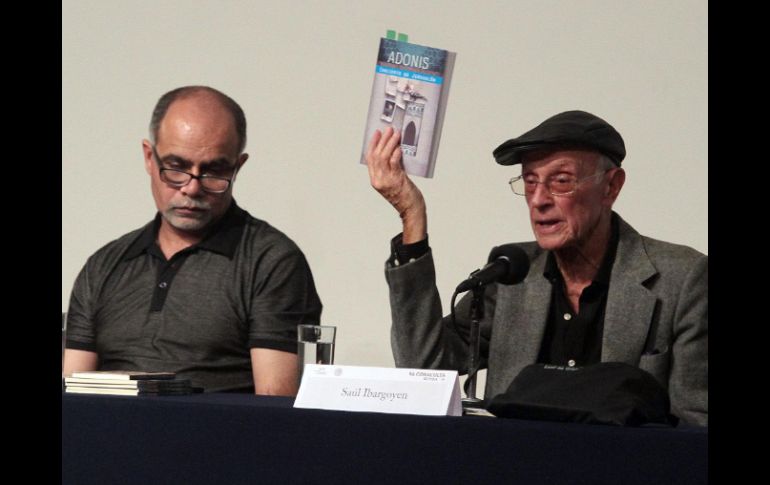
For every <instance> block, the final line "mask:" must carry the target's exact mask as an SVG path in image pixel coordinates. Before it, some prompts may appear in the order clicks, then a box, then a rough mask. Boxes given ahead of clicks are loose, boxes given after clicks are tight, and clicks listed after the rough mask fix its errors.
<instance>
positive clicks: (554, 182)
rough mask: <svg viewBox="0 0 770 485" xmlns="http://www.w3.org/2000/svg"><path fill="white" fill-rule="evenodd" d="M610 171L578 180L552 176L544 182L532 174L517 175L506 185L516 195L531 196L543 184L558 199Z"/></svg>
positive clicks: (570, 176) (568, 176)
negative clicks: (585, 182)
mask: <svg viewBox="0 0 770 485" xmlns="http://www.w3.org/2000/svg"><path fill="white" fill-rule="evenodd" d="M610 170H612V169H611V168H610V169H607V170H602V171H600V172H596V173H595V174H592V175H588V176H587V177H583V178H580V179H579V178H577V177H574V176H572V175H564V174H560V175H553V176H551V177H548V178H547V179H546V181H545V182H541V181H539V180H538V179H537V177H535V176H534V175H532V174H529V175H519V176H516V177H513V178H512V179H511V180H509V181H508V184H509V185H510V186H511V190H513V193H514V194H516V195H532V194H534V193H535V190H537V186H538V185H539V184H543V185H545V188H546V190H548V193H550V194H551V195H555V196H557V197H560V196H565V195H572V194H573V193H574V192H575V191H576V190H577V188H578V185H579V184H580V183H582V182H584V181H586V180H588V179H591V178H594V177H597V176H599V175H604V174H605V173H607V172H609V171H610Z"/></svg>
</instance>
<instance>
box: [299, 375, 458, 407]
mask: <svg viewBox="0 0 770 485" xmlns="http://www.w3.org/2000/svg"><path fill="white" fill-rule="evenodd" d="M294 407H295V408H311V409H329V410H335V411H368V412H378V413H394V414H423V415H428V416H460V415H462V404H461V403H460V381H459V379H458V377H457V371H449V370H432V369H393V368H388V367H361V366H350V365H317V364H306V365H305V370H304V372H303V373H302V381H301V382H300V386H299V392H297V398H296V399H295V400H294Z"/></svg>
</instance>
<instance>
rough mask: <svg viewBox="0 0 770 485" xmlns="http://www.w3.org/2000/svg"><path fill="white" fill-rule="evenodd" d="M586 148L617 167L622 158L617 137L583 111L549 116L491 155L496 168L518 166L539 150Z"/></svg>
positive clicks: (620, 146)
mask: <svg viewBox="0 0 770 485" xmlns="http://www.w3.org/2000/svg"><path fill="white" fill-rule="evenodd" d="M550 146H553V147H554V148H560V147H564V148H588V149H592V150H596V151H598V152H601V153H603V154H604V155H607V156H608V157H609V158H610V159H611V160H612V161H613V162H614V163H615V164H616V165H617V166H618V167H619V166H620V163H621V162H622V161H623V159H624V158H625V156H626V146H625V144H624V143H623V138H622V137H621V136H620V133H618V132H617V131H615V128H613V127H612V126H611V125H610V124H609V123H607V122H606V121H604V120H603V119H601V118H599V117H598V116H595V115H592V114H591V113H586V112H585V111H565V112H563V113H559V114H557V115H554V116H551V117H550V118H548V119H547V120H545V121H543V122H542V123H540V124H539V125H537V126H536V127H534V128H532V129H531V130H529V131H528V132H526V133H524V134H523V135H521V136H519V137H518V138H511V139H510V140H508V141H506V142H504V143H503V144H501V145H500V146H499V147H497V148H495V150H494V151H493V152H492V155H494V157H495V160H496V161H497V163H499V164H500V165H515V164H517V163H521V156H522V155H523V154H524V153H525V152H527V151H529V150H535V149H539V148H548V147H550Z"/></svg>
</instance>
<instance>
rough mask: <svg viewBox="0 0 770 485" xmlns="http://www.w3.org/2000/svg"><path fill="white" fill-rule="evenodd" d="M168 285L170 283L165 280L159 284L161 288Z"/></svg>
mask: <svg viewBox="0 0 770 485" xmlns="http://www.w3.org/2000/svg"><path fill="white" fill-rule="evenodd" d="M167 286H168V283H166V282H165V281H164V282H162V283H161V284H159V285H158V287H159V288H166V287H167Z"/></svg>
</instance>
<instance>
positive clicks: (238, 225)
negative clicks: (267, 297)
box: [123, 199, 248, 260]
mask: <svg viewBox="0 0 770 485" xmlns="http://www.w3.org/2000/svg"><path fill="white" fill-rule="evenodd" d="M247 218H248V213H247V212H246V211H244V210H243V209H241V208H240V207H238V204H236V202H235V199H233V201H232V203H231V204H230V207H229V208H228V209H227V211H226V212H225V214H224V215H223V216H222V219H220V220H219V222H217V223H216V224H215V225H214V227H213V228H212V229H211V230H210V231H209V233H208V234H207V235H206V237H205V238H204V239H203V240H202V241H201V242H199V243H198V244H196V245H194V246H192V247H191V248H188V249H192V248H196V249H204V250H206V251H211V252H214V253H219V254H222V255H224V256H227V257H228V258H232V257H233V256H234V255H235V250H236V249H237V248H238V244H239V243H240V241H241V236H242V235H243V231H244V228H245V226H246V220H247ZM160 221H161V215H160V212H158V213H157V214H155V219H154V220H152V221H150V222H148V223H147V224H146V225H145V226H144V227H143V228H142V230H141V232H140V233H139V236H138V237H137V238H136V239H135V240H134V242H132V243H131V245H130V246H129V247H128V249H127V250H126V252H125V254H124V255H123V260H129V259H132V258H135V257H137V256H139V255H140V254H143V253H145V252H149V251H150V250H151V248H152V247H153V246H156V242H155V241H156V240H157V238H158V229H159V228H160Z"/></svg>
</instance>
